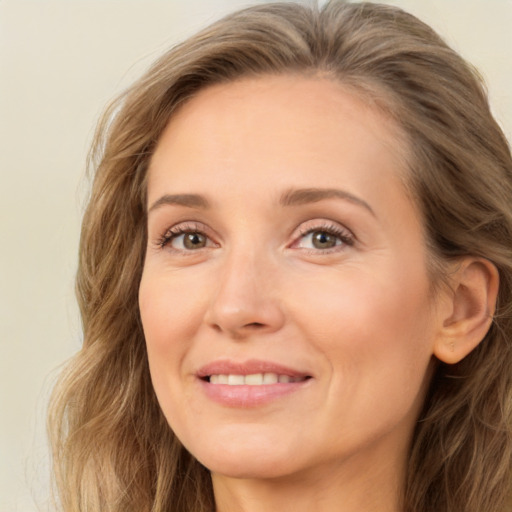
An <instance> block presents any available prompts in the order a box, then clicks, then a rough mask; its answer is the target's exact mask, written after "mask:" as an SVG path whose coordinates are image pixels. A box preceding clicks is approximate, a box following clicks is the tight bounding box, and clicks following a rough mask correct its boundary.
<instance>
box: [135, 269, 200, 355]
mask: <svg viewBox="0 0 512 512" xmlns="http://www.w3.org/2000/svg"><path fill="white" fill-rule="evenodd" d="M189 284H190V283H189ZM184 285H185V283H181V282H180V280H179V279H177V278H176V277H175V276H172V275H171V276H166V275H165V274H164V273H159V274H156V273H151V272H150V271H148V272H145V273H144V275H143V277H142V280H141V284H140V288H139V308H140V314H141V320H142V325H143V328H144V334H145V338H146V344H147V347H148V352H149V353H150V354H151V353H152V352H154V353H161V354H167V355H169V354H173V353H175V352H176V350H177V349H178V348H179V346H180V343H181V341H180V340H184V339H186V338H187V337H190V336H191V335H193V333H194V332H195V331H196V330H197V328H198V326H199V323H200V319H201V318H202V315H203V307H202V302H203V301H204V298H202V297H204V294H201V293H200V290H196V288H195V287H193V286H184Z"/></svg>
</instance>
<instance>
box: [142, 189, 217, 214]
mask: <svg viewBox="0 0 512 512" xmlns="http://www.w3.org/2000/svg"><path fill="white" fill-rule="evenodd" d="M164 205H178V206H187V207H188V208H201V209H204V210H207V209H208V208H210V203H209V202H208V200H207V199H206V198H205V197H203V196H201V195H199V194H165V195H163V196H162V197H161V198H160V199H157V200H156V201H155V202H154V203H153V204H152V205H151V206H150V207H149V209H148V213H150V212H152V211H153V210H156V209H157V208H160V207H161V206H164Z"/></svg>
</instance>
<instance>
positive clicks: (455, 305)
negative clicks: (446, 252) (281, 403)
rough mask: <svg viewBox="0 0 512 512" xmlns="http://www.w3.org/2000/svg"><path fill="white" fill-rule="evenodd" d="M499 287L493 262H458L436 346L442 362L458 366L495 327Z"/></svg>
mask: <svg viewBox="0 0 512 512" xmlns="http://www.w3.org/2000/svg"><path fill="white" fill-rule="evenodd" d="M498 287H499V275H498V270H497V268H496V267H495V266H494V264H493V263H491V262H490V261H488V260H486V259H483V258H474V257H467V258H464V259H463V260H462V261H460V262H459V264H458V265H457V268H456V270H455V272H454V274H453V276H452V278H451V286H450V288H451V290H450V291H449V292H448V293H449V295H448V296H447V297H445V299H446V301H447V302H446V303H445V305H446V306H447V307H445V308H444V315H443V317H442V318H441V319H440V330H439V335H438V337H437V338H436V341H435V345H434V355H435V356H436V357H437V358H438V359H439V360H441V361H443V362H444V363H447V364H455V363H458V362H459V361H461V360H462V359H464V358H465V357H466V356H467V355H468V354H469V353H470V352H471V351H472V350H473V349H474V348H476V347H477V346H478V344H479V343H480V342H481V341H482V340H483V339H484V337H485V335H486V334H487V331H488V330H489V328H490V326H491V323H492V318H493V315H494V311H495V308H496V300H497V296H498Z"/></svg>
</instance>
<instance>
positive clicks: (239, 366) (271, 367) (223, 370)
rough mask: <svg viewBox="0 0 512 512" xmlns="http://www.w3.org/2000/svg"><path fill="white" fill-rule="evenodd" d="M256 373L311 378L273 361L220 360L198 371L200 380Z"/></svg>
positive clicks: (307, 374) (306, 374)
mask: <svg viewBox="0 0 512 512" xmlns="http://www.w3.org/2000/svg"><path fill="white" fill-rule="evenodd" d="M255 373H277V374H278V375H288V376H289V377H309V376H310V374H309V373H307V372H303V371H300V370H297V369H294V368H290V367H288V366H284V365H282V364H279V363H274V362H272V361H263V360H259V359H250V360H247V361H243V362H242V361H231V360H228V359H220V360H217V361H213V362H211V363H208V364H206V365H204V366H202V367H201V368H199V370H198V371H197V376H198V377H199V378H204V377H209V376H210V375H252V374H255Z"/></svg>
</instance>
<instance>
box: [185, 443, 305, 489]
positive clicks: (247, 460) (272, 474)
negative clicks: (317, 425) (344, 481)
mask: <svg viewBox="0 0 512 512" xmlns="http://www.w3.org/2000/svg"><path fill="white" fill-rule="evenodd" d="M276 447H279V448H280V449H279V450H278V449H276ZM189 451H190V452H191V453H192V455H194V457H196V459H197V460H198V461H199V462H200V463H201V464H202V465H203V466H205V467H206V468H208V469H209V470H210V471H211V472H212V473H215V474H220V475H224V476H227V477H231V478H246V479H252V478H254V479H264V478H279V477H283V476H286V475H288V474H290V473H293V472H295V471H296V470H297V469H298V468H296V467H295V466H296V465H297V462H298V461H297V460H296V458H294V457H293V455H292V454H293V453H294V451H293V450H289V449H287V447H285V446H283V443H282V442H281V443H269V440H268V439H267V440H264V441H261V439H260V440H259V441H258V440H257V439H251V440H246V441H245V442H240V443H235V442H231V443H226V442H220V441H213V440H212V441H211V444H209V445H208V446H204V445H203V446H202V447H199V446H190V447H189ZM296 452H297V451H296V450H295V454H296Z"/></svg>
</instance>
